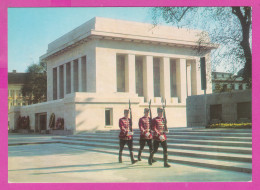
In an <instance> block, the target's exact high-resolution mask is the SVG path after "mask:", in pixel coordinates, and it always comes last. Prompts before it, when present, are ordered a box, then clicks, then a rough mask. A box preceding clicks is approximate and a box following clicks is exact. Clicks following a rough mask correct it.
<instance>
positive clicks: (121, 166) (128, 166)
mask: <svg viewBox="0 0 260 190" xmlns="http://www.w3.org/2000/svg"><path fill="white" fill-rule="evenodd" d="M97 165H98V166H101V168H100V167H99V168H94V169H91V167H96V166H97ZM102 165H104V166H103V167H102ZM111 166H112V167H111ZM113 166H114V167H113ZM70 167H89V168H90V169H88V168H87V169H80V170H67V171H52V172H38V173H37V172H36V173H35V172H34V173H33V175H42V174H58V173H79V172H97V171H112V170H113V171H114V170H125V169H137V168H146V167H149V166H143V165H138V164H136V165H132V164H130V163H129V164H128V163H125V164H124V163H123V164H119V163H118V162H111V163H104V164H87V165H73V166H64V167H62V166H59V167H54V168H51V167H48V168H30V169H26V170H37V169H39V170H43V169H46V170H48V169H55V168H56V169H57V168H59V169H62V168H70ZM107 167H109V168H107ZM153 168H156V167H153Z"/></svg>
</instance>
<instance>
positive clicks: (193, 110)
mask: <svg viewBox="0 0 260 190" xmlns="http://www.w3.org/2000/svg"><path fill="white" fill-rule="evenodd" d="M206 99H207V104H206V105H207V106H206V110H207V123H208V124H209V123H212V122H214V119H212V118H210V106H211V105H219V104H221V107H222V114H221V119H220V120H221V121H222V122H237V121H238V120H239V119H240V120H241V121H242V118H238V116H237V115H238V114H237V104H238V103H243V102H251V104H252V90H239V91H232V92H225V93H215V94H207V98H206ZM204 102H205V96H204V95H197V96H189V97H188V98H187V100H186V105H187V108H186V110H187V126H188V127H197V126H205V118H206V116H205V104H204ZM245 119H246V118H245ZM248 120H250V118H248Z"/></svg>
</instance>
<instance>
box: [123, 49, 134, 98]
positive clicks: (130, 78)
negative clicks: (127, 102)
mask: <svg viewBox="0 0 260 190" xmlns="http://www.w3.org/2000/svg"><path fill="white" fill-rule="evenodd" d="M126 59H127V61H126V67H125V77H126V80H125V81H126V83H125V85H126V91H127V92H129V93H130V94H135V93H136V92H135V91H136V90H135V55H133V54H128V55H127V58H126Z"/></svg>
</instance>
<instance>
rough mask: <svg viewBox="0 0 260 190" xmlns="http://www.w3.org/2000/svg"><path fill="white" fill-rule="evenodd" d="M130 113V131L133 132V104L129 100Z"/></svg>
mask: <svg viewBox="0 0 260 190" xmlns="http://www.w3.org/2000/svg"><path fill="white" fill-rule="evenodd" d="M129 112H130V123H129V128H130V131H131V132H133V128H132V109H131V102H130V100H129Z"/></svg>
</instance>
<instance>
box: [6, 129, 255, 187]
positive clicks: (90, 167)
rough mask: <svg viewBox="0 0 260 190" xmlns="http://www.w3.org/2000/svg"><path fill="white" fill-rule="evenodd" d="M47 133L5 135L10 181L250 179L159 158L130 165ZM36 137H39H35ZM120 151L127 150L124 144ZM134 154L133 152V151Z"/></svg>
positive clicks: (237, 174)
mask: <svg viewBox="0 0 260 190" xmlns="http://www.w3.org/2000/svg"><path fill="white" fill-rule="evenodd" d="M51 137H52V136H50V135H30V134H28V135H9V144H13V145H12V146H9V148H8V179H9V182H10V183H24V182H27V183H34V182H36V183H41V182H47V183H56V182H57V183H77V182H78V183H82V182H84V183H102V182H103V183H113V182H116V183H118V182H209V181H215V182H220V181H251V174H246V173H239V172H231V171H224V170H216V169H207V168H202V167H193V166H188V165H182V164H175V163H170V164H171V165H172V167H171V168H164V167H163V162H160V161H158V162H156V163H155V164H153V165H152V166H149V165H148V163H147V159H143V160H142V161H141V162H138V163H137V164H134V165H132V164H131V163H130V158H129V157H128V156H123V163H122V164H119V163H118V156H117V155H114V154H108V153H102V149H98V148H91V147H86V146H77V145H75V146H74V145H65V144H59V143H51V144H31V145H14V143H16V144H19V143H39V142H40V143H43V142H47V143H48V142H51V141H53V140H52V139H51ZM39 140H40V141H39ZM124 152H128V150H127V148H125V149H124ZM135 156H136V155H135Z"/></svg>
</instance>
